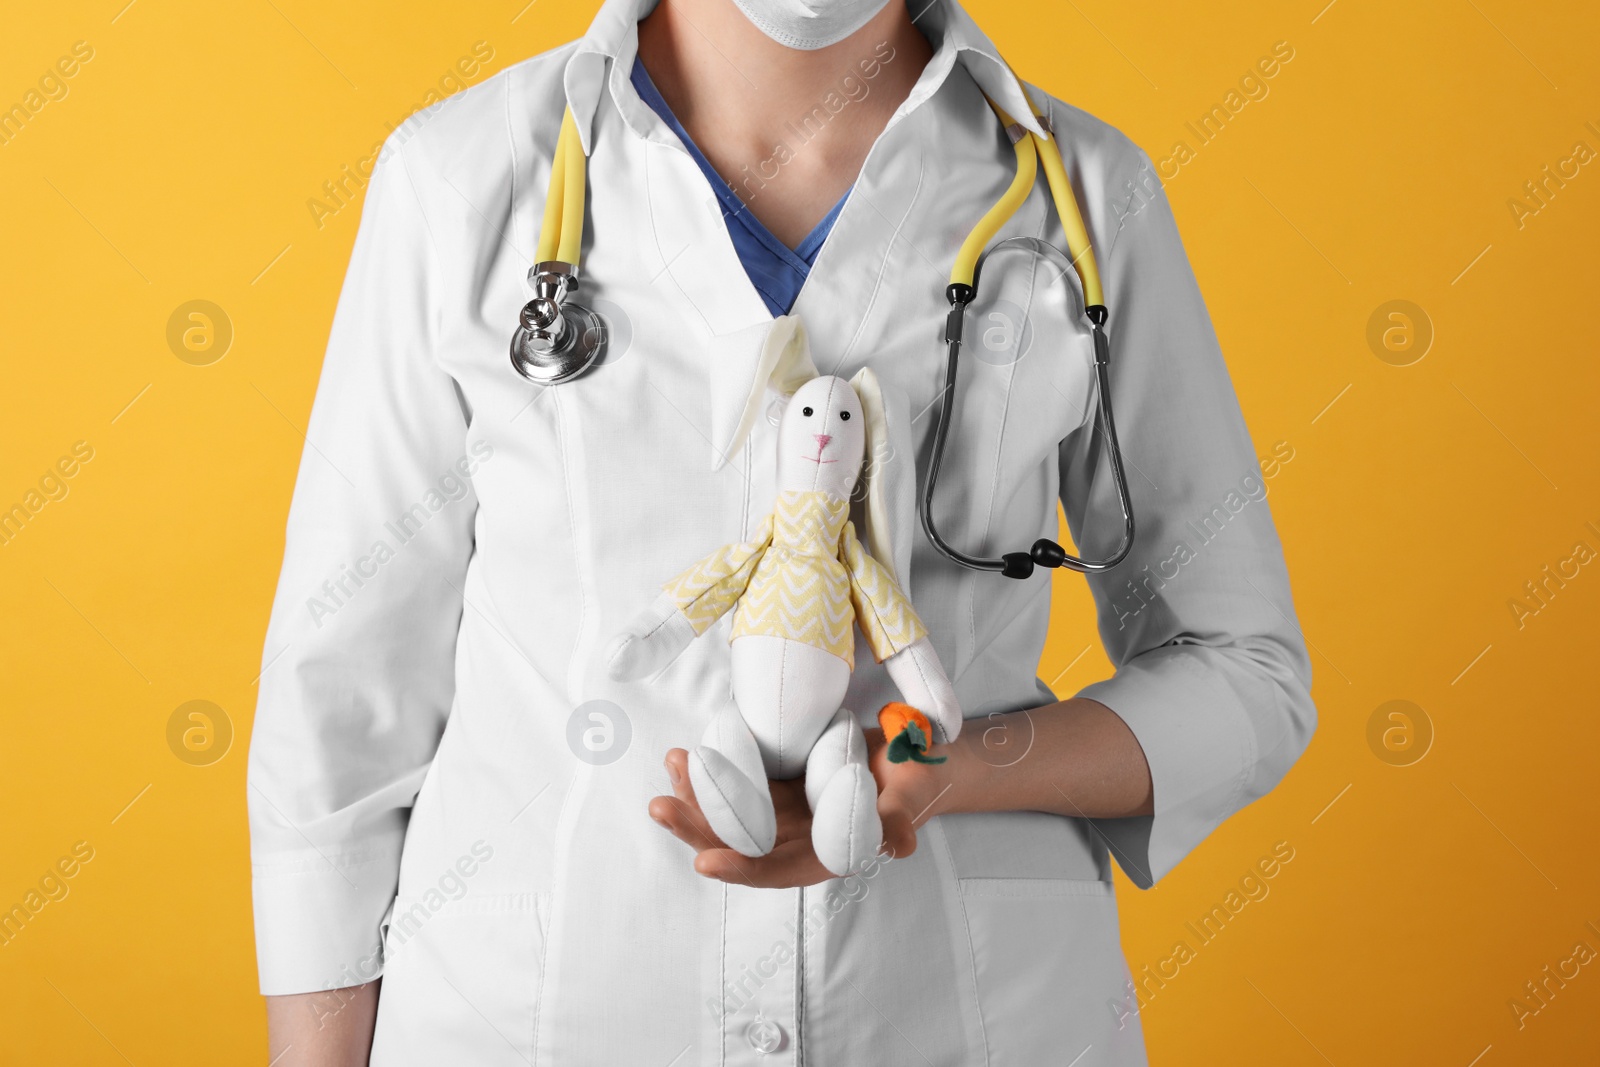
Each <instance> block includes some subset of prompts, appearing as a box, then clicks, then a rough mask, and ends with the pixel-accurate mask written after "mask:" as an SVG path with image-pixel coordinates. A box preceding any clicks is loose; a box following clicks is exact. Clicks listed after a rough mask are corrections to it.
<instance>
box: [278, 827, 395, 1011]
mask: <svg viewBox="0 0 1600 1067" xmlns="http://www.w3.org/2000/svg"><path fill="white" fill-rule="evenodd" d="M337 863H338V865H337V867H336V866H335V865H334V862H332V861H330V860H329V859H325V858H323V856H321V855H317V854H315V853H311V854H308V855H307V856H305V857H303V858H294V857H281V856H280V857H275V858H274V860H273V862H272V863H271V864H264V863H257V864H255V870H254V876H253V878H252V893H253V896H254V900H255V920H256V964H257V968H258V970H259V973H260V979H261V992H262V994H263V995H265V996H283V995H288V994H294V993H316V992H321V991H323V990H327V989H341V988H344V987H346V986H355V985H362V984H365V983H367V982H370V981H372V980H374V979H375V978H377V977H379V976H380V975H381V974H382V973H383V926H384V925H385V924H386V923H387V921H388V914H389V909H390V907H391V906H392V904H393V902H394V895H395V887H396V885H397V883H398V878H399V870H400V842H398V841H396V842H394V843H393V844H392V845H390V846H385V847H380V848H375V849H368V850H366V851H365V852H364V854H362V855H361V856H359V857H357V858H353V859H352V858H348V857H347V858H344V859H339V860H338V861H337Z"/></svg>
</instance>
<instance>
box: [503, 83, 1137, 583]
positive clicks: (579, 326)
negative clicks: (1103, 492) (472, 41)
mask: <svg viewBox="0 0 1600 1067" xmlns="http://www.w3.org/2000/svg"><path fill="white" fill-rule="evenodd" d="M1029 105H1030V107H1031V106H1032V101H1031V100H1030V101H1029ZM989 106H990V107H991V108H992V109H993V110H994V113H995V114H996V115H997V116H998V117H999V119H1000V122H1001V124H1002V125H1003V126H1004V127H1005V130H1006V135H1007V136H1008V137H1010V139H1011V143H1012V147H1013V148H1014V149H1015V150H1016V154H1017V173H1016V177H1014V178H1013V179H1012V181H1011V185H1010V187H1009V188H1007V189H1006V191H1005V192H1004V193H1003V194H1002V195H1001V197H1000V199H999V200H997V201H996V202H995V204H994V206H993V207H991V208H990V209H989V210H988V212H987V213H985V214H984V216H983V218H981V219H979V220H978V224H977V225H976V226H974V227H973V229H972V232H971V233H970V234H968V235H967V239H966V240H965V241H964V242H962V245H961V250H960V251H959V252H957V253H956V260H955V265H954V266H953V267H952V268H951V270H950V284H949V286H948V287H947V288H946V289H945V296H946V297H947V298H948V299H949V301H950V311H949V314H948V316H947V317H946V319H945V328H944V340H945V344H946V345H947V346H948V349H947V351H948V354H947V357H946V360H945V372H944V391H943V394H942V396H941V399H940V404H939V421H938V422H937V423H936V424H935V427H934V432H933V454H932V457H931V458H930V459H929V461H928V477H927V479H926V481H924V482H923V486H922V496H921V498H920V499H919V501H918V507H917V511H918V515H919V516H920V518H921V520H922V529H923V531H924V532H926V533H927V535H928V540H929V541H931V542H933V546H934V547H935V548H937V549H938V550H939V551H940V552H941V553H942V554H943V555H944V556H945V557H946V558H948V559H950V560H953V561H954V562H956V563H959V564H961V565H962V566H963V567H970V568H972V569H973V570H981V571H999V572H1000V573H1001V574H1003V575H1005V576H1006V577H1007V578H1026V577H1028V576H1029V575H1031V574H1032V573H1033V571H1034V568H1035V567H1049V568H1055V567H1066V568H1067V569H1068V570H1074V571H1078V572H1080V573H1087V574H1098V573H1101V572H1104V571H1108V570H1110V569H1111V568H1112V567H1115V566H1116V565H1117V564H1119V563H1121V562H1122V561H1123V560H1124V559H1125V558H1127V555H1128V552H1129V551H1130V550H1131V549H1132V548H1133V528H1134V527H1133V501H1132V500H1131V499H1130V497H1129V495H1128V476H1127V473H1126V472H1125V471H1124V470H1123V464H1122V449H1121V447H1120V446H1119V445H1118V444H1117V428H1116V423H1115V422H1114V421H1113V420H1112V416H1111V377H1110V363H1111V343H1110V341H1109V340H1108V339H1107V337H1106V319H1107V318H1108V312H1107V311H1106V306H1105V300H1104V296H1103V294H1102V292H1101V287H1100V271H1099V267H1098V265H1097V264H1096V262H1095V258H1094V249H1093V248H1092V247H1091V246H1090V244H1089V234H1088V230H1087V229H1086V228H1085V227H1084V225H1083V216H1082V215H1081V214H1080V213H1079V211H1078V200H1077V197H1076V196H1075V195H1074V194H1073V191H1072V185H1071V183H1070V182H1069V181H1068V179H1067V172H1066V167H1065V166H1064V165H1063V164H1062V162H1061V150H1060V148H1059V147H1058V146H1057V144H1056V142H1055V138H1054V137H1053V136H1052V137H1050V138H1041V137H1040V136H1038V135H1037V134H1035V133H1033V132H1032V131H1031V130H1028V129H1026V128H1025V127H1023V126H1022V125H1020V124H1019V123H1017V122H1015V121H1013V120H1012V118H1011V116H1010V115H1008V114H1006V112H1005V111H1004V110H1003V109H1002V108H1001V107H1000V106H999V105H997V104H996V103H995V102H994V101H993V100H991V101H989ZM1033 111H1034V115H1035V117H1036V118H1037V119H1038V121H1039V123H1040V125H1041V126H1043V127H1044V129H1045V130H1046V131H1047V132H1050V125H1049V118H1048V117H1047V116H1045V115H1043V114H1041V113H1040V112H1039V110H1038V109H1037V108H1033ZM1041 160H1042V161H1043V167H1044V173H1045V179H1046V181H1048V182H1049V185H1050V194H1051V196H1052V198H1053V199H1054V200H1055V205H1056V213H1057V214H1058V215H1059V216H1060V217H1061V226H1062V229H1063V230H1064V231H1065V232H1066V237H1067V249H1068V252H1070V253H1071V254H1070V256H1069V255H1068V254H1067V253H1064V252H1062V251H1061V249H1059V248H1057V247H1056V246H1054V245H1052V244H1049V243H1048V242H1045V241H1041V240H1038V239H1037V238H1032V237H1012V238H1008V239H1006V240H1003V241H999V242H997V243H996V244H995V245H994V246H993V247H990V248H988V250H987V251H985V247H986V246H988V244H989V242H990V240H992V239H993V238H994V235H995V234H996V233H998V232H999V230H1000V227H1002V226H1004V225H1005V223H1006V222H1007V221H1008V220H1009V219H1010V218H1011V216H1012V215H1014V214H1015V213H1016V211H1017V208H1019V207H1020V206H1021V205H1022V202H1023V201H1024V200H1026V199H1027V197H1028V194H1029V193H1030V192H1031V191H1032V189H1033V186H1034V182H1035V180H1036V178H1037V176H1038V170H1039V166H1040V161H1041ZM585 163H586V160H585V159H584V155H583V146H582V143H581V142H580V141H579V139H578V126H577V122H576V121H575V120H574V119H573V117H572V110H571V109H570V108H568V109H567V111H566V114H565V115H563V116H562V119H561V134H560V136H559V137H558V138H557V140H556V154H555V159H554V162H553V163H552V164H551V171H550V188H549V191H548V192H547V194H546V196H545V205H544V223H543V225H542V226H541V227H540V230H539V248H538V255H537V256H536V257H535V262H534V264H533V266H532V267H531V268H530V269H529V271H528V282H529V284H530V285H532V287H533V293H534V295H533V299H532V300H530V301H528V303H527V304H526V305H524V306H523V308H522V312H521V314H520V315H519V316H518V319H519V321H518V324H517V330H516V332H515V333H514V334H512V336H511V365H512V366H513V367H514V368H516V371H517V373H518V374H520V375H522V376H523V377H524V378H527V379H528V380H530V381H533V382H538V383H539V384H541V385H558V384H560V383H562V382H566V381H571V380H572V379H574V378H576V377H578V376H579V375H581V374H583V373H584V372H585V371H587V370H588V369H589V368H590V367H591V366H593V365H594V364H595V362H596V361H597V360H599V359H600V358H601V357H602V356H603V354H604V352H605V347H606V324H605V320H604V319H603V318H602V317H601V316H600V315H599V313H598V312H596V311H594V310H593V309H591V308H589V307H587V306H586V305H584V304H581V303H579V302H578V301H577V300H575V299H573V294H574V293H576V292H577V291H578V279H579V274H578V255H579V252H580V250H581V248H582V245H583V211H584V186H585V183H586V181H587V176H586V173H585ZM1008 248H1024V249H1027V250H1029V251H1032V252H1034V253H1036V254H1037V255H1040V256H1043V257H1044V258H1046V259H1048V260H1050V261H1051V262H1052V263H1054V264H1055V265H1056V266H1057V267H1058V268H1059V270H1060V272H1061V277H1062V279H1063V281H1065V278H1066V276H1067V269H1068V268H1069V267H1070V268H1071V269H1072V270H1073V271H1075V272H1076V273H1077V275H1078V279H1079V281H1080V283H1081V284H1082V287H1083V297H1084V308H1083V312H1084V315H1085V316H1086V317H1087V318H1088V320H1089V324H1090V327H1091V329H1092V332H1093V340H1094V368H1095V377H1096V385H1097V395H1098V405H1097V406H1098V412H1097V414H1096V425H1097V429H1098V430H1099V432H1101V433H1103V434H1104V435H1105V439H1106V443H1107V445H1109V446H1110V447H1109V448H1108V449H1107V455H1108V458H1109V460H1110V463H1111V474H1112V478H1113V479H1114V481H1115V482H1116V488H1117V499H1118V502H1119V503H1120V505H1121V507H1122V524H1123V526H1122V542H1121V544H1120V545H1119V546H1118V547H1117V550H1116V551H1115V552H1113V553H1112V554H1111V555H1110V556H1108V557H1106V558H1105V559H1100V560H1086V559H1080V558H1079V557H1077V556H1074V555H1072V554H1070V553H1068V552H1067V550H1066V549H1064V548H1062V547H1061V546H1060V545H1058V544H1057V543H1056V542H1054V541H1052V540H1050V539H1049V538H1048V537H1041V538H1039V539H1038V540H1037V541H1035V542H1034V543H1033V547H1032V548H1030V549H1028V550H1027V551H1026V552H1007V553H1005V554H1004V555H1001V556H998V557H987V556H973V555H968V554H967V553H965V552H962V551H960V550H959V549H957V548H953V547H952V546H951V545H949V544H948V543H947V542H946V541H945V539H944V538H943V537H941V536H940V534H939V531H938V529H937V528H936V527H935V526H934V522H933V494H934V489H935V487H936V486H937V485H938V480H939V468H940V466H941V464H942V463H943V460H944V447H945V442H946V438H947V437H948V436H949V432H950V423H951V421H952V419H953V417H954V411H955V399H956V363H957V359H958V357H959V355H960V352H961V335H962V329H963V326H964V325H965V322H966V313H967V307H968V305H970V304H971V303H972V302H973V300H974V299H975V298H976V297H977V295H978V278H979V276H980V275H981V273H982V267H983V264H984V262H986V261H987V259H988V257H989V256H991V255H993V254H994V253H995V252H998V251H1000V250H1002V249H1008Z"/></svg>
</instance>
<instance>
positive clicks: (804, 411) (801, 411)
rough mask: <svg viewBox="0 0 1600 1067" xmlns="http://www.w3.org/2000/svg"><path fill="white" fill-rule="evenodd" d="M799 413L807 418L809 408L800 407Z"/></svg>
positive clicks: (808, 416) (809, 412)
mask: <svg viewBox="0 0 1600 1067" xmlns="http://www.w3.org/2000/svg"><path fill="white" fill-rule="evenodd" d="M800 414H802V415H804V416H805V417H806V418H808V419H809V418H810V417H811V409H810V408H801V409H800Z"/></svg>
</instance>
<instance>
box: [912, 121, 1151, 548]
mask: <svg viewBox="0 0 1600 1067" xmlns="http://www.w3.org/2000/svg"><path fill="white" fill-rule="evenodd" d="M1029 103H1030V105H1031V103H1032V101H1030V102H1029ZM989 106H990V107H991V108H993V109H994V112H995V114H996V115H998V116H999V118H1000V121H1001V123H1002V124H1003V125H1004V126H1005V127H1006V133H1007V135H1008V136H1009V137H1010V138H1011V142H1012V145H1013V147H1014V148H1015V150H1016V154H1017V172H1016V176H1015V177H1014V178H1013V179H1012V182H1011V185H1010V186H1009V187H1008V188H1007V189H1006V191H1005V193H1003V194H1002V195H1001V197H1000V199H999V200H998V201H997V202H996V203H995V205H994V207H992V208H990V209H989V211H988V212H987V213H986V214H985V215H984V216H983V218H982V219H981V220H979V222H978V225H977V226H975V227H974V228H973V230H972V233H971V234H969V235H968V236H967V239H966V241H965V242H964V243H963V244H962V246H961V251H960V252H959V253H958V254H957V256H956V262H955V266H954V268H953V269H952V270H951V272H950V285H949V286H948V287H947V288H946V290H945V296H946V297H947V298H948V299H949V301H950V312H949V314H948V316H947V317H946V318H945V329H944V339H945V344H946V346H947V354H946V357H945V372H944V390H943V392H942V394H941V396H940V399H939V421H938V424H937V425H936V426H935V427H934V431H933V452H932V455H931V456H930V457H929V460H928V476H927V479H926V480H925V481H924V482H923V484H922V495H921V497H920V498H919V500H918V507H917V511H918V515H919V517H920V518H921V520H922V530H923V532H924V533H926V534H927V535H928V540H929V541H931V542H932V543H933V546H934V547H935V548H936V549H938V550H939V552H940V553H941V554H943V555H944V556H945V558H947V559H950V560H952V561H954V562H956V563H959V564H961V565H962V566H963V567H969V568H971V569H973V570H982V571H999V572H1000V573H1001V574H1003V575H1005V576H1006V577H1007V578H1019V579H1020V578H1027V577H1029V576H1030V575H1032V574H1033V571H1034V568H1035V567H1047V568H1055V567H1066V568H1067V569H1068V570H1074V571H1078V572H1080V573H1086V574H1098V573H1102V572H1104V571H1108V570H1110V569H1111V568H1113V567H1115V566H1116V565H1117V564H1119V563H1121V562H1122V561H1123V560H1124V559H1126V558H1127V556H1128V553H1129V552H1130V551H1132V549H1133V536H1134V521H1133V500H1132V498H1131V496H1130V495H1129V492H1128V475H1127V472H1126V471H1125V470H1124V469H1123V460H1122V449H1121V447H1120V445H1119V444H1118V442H1117V427H1116V422H1115V419H1114V418H1113V416H1112V412H1111V375H1110V364H1111V342H1110V339H1109V338H1108V337H1107V336H1106V330H1105V326H1106V320H1107V318H1108V317H1109V313H1108V312H1107V310H1106V306H1105V304H1104V303H1103V300H1104V297H1103V295H1102V291H1101V285H1100V272H1099V269H1098V264H1097V263H1096V262H1095V258H1094V250H1093V248H1091V246H1090V244H1089V238H1088V232H1087V229H1086V227H1085V226H1084V224H1083V217H1082V215H1081V214H1080V212H1079V211H1078V202H1077V198H1076V197H1075V196H1074V195H1073V193H1072V187H1071V184H1070V183H1069V182H1068V180H1067V177H1066V168H1065V167H1064V165H1063V164H1062V162H1061V152H1060V149H1059V148H1058V146H1057V145H1056V143H1055V140H1054V137H1053V136H1052V137H1051V138H1050V139H1049V140H1044V139H1041V138H1040V137H1039V136H1038V135H1037V134H1034V133H1032V132H1031V131H1028V130H1025V129H1024V128H1023V127H1022V126H1020V125H1018V124H1017V123H1015V122H1013V121H1012V120H1011V117H1010V116H1009V115H1007V114H1006V113H1005V111H1004V110H1002V109H1001V108H1000V107H999V106H998V105H996V104H995V103H994V102H993V101H992V100H991V101H990V102H989ZM1035 115H1036V116H1037V117H1038V119H1039V120H1040V122H1041V123H1042V124H1044V125H1045V129H1046V131H1049V129H1050V128H1049V125H1048V119H1047V118H1046V117H1045V116H1043V115H1040V114H1038V112H1037V109H1035ZM1040 160H1043V161H1044V164H1043V165H1044V171H1045V177H1046V179H1047V180H1048V181H1049V184H1050V192H1051V195H1052V196H1053V198H1054V199H1055V203H1056V213H1057V214H1058V215H1059V216H1060V217H1061V226H1062V229H1063V230H1064V231H1065V233H1066V237H1067V247H1068V249H1069V250H1071V252H1072V255H1071V257H1070V258H1069V257H1068V256H1066V255H1065V254H1064V253H1063V252H1062V251H1061V250H1060V249H1059V248H1056V247H1055V246H1054V245H1052V244H1049V243H1048V242H1046V241H1040V240H1038V239H1036V238H1031V237H1013V238H1009V239H1007V240H1004V241H1000V242H998V243H997V244H995V245H994V246H993V247H991V248H989V249H988V250H987V251H984V246H985V245H987V244H988V242H989V240H990V239H991V238H992V237H993V236H994V235H995V234H996V233H997V232H998V231H999V229H1000V227H1001V226H1003V225H1004V224H1005V222H1006V220H1007V219H1009V218H1010V217H1011V216H1012V215H1013V214H1014V213H1015V212H1016V210H1017V208H1018V207H1019V206H1021V204H1022V202H1023V200H1025V199H1026V198H1027V196H1028V193H1029V192H1030V191H1031V190H1032V188H1033V184H1034V180H1035V177H1036V175H1037V173H1038V169H1039V161H1040ZM1007 246H1019V247H1026V248H1030V249H1032V250H1033V251H1034V252H1035V253H1037V254H1039V255H1042V256H1044V257H1046V258H1048V259H1050V260H1052V261H1054V262H1055V263H1056V265H1057V266H1058V267H1059V268H1060V270H1061V275H1062V279H1063V282H1065V278H1066V274H1067V271H1068V270H1069V269H1070V270H1073V271H1076V272H1077V274H1078V277H1079V279H1080V281H1081V283H1082V285H1083V294H1084V304H1085V306H1084V309H1083V310H1084V314H1085V315H1086V316H1087V317H1088V319H1089V321H1090V324H1091V326H1092V328H1093V337H1094V365H1095V378H1096V385H1097V392H1098V395H1097V411H1096V414H1095V419H1096V422H1097V424H1098V428H1099V429H1100V431H1101V432H1102V433H1104V434H1105V437H1106V443H1107V444H1108V445H1109V446H1110V447H1109V449H1108V450H1107V451H1108V457H1107V458H1108V459H1109V461H1110V464H1111V475H1112V479H1113V480H1114V481H1115V483H1116V488H1117V500H1118V502H1119V503H1120V505H1121V507H1122V523H1123V530H1122V542H1121V544H1120V545H1119V546H1118V547H1117V550H1116V551H1115V552H1113V553H1112V554H1111V555H1110V556H1108V557H1106V558H1105V559H1100V560H1086V559H1081V558H1079V557H1077V556H1074V555H1072V554H1071V553H1069V552H1067V550H1066V549H1064V548H1062V547H1061V546H1060V545H1058V544H1057V543H1056V542H1054V541H1052V540H1050V539H1049V538H1048V537H1041V538H1039V539H1038V540H1037V541H1035V542H1034V543H1033V546H1032V547H1031V548H1030V549H1029V550H1028V551H1026V552H1007V553H1005V554H1003V555H1000V556H994V557H988V556H973V555H969V554H967V553H965V552H962V551H961V550H960V549H957V548H955V547H954V546H952V545H951V544H949V543H948V542H947V541H945V539H944V538H943V537H941V536H940V534H939V530H938V528H937V527H936V526H935V525H934V521H933V494H934V490H935V488H936V487H937V486H938V483H939V468H940V466H941V465H942V464H943V462H944V449H945V444H946V441H947V440H948V438H949V436H950V423H951V421H952V419H953V417H954V414H955V399H956V371H957V367H958V363H959V358H960V354H961V334H962V330H963V327H964V326H965V323H966V312H967V306H968V305H969V304H971V303H972V301H973V299H974V298H975V297H976V296H977V295H978V277H979V274H980V272H981V268H982V264H983V262H984V261H985V260H986V259H987V258H988V257H989V255H991V254H992V253H994V252H996V251H998V250H1000V249H1001V248H1005V247H1007Z"/></svg>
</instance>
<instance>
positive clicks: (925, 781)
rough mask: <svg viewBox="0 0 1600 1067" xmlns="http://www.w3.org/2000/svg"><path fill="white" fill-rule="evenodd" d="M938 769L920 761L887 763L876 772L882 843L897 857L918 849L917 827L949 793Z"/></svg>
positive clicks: (937, 810)
mask: <svg viewBox="0 0 1600 1067" xmlns="http://www.w3.org/2000/svg"><path fill="white" fill-rule="evenodd" d="M885 762H887V761H885ZM937 771H938V767H936V766H929V765H927V764H921V763H900V764H888V765H887V767H886V769H885V770H884V772H883V773H882V774H881V775H880V776H879V779H878V780H879V783H880V787H881V792H879V794H878V817H879V819H881V820H882V821H883V843H884V847H885V848H886V849H887V850H888V851H889V853H890V854H891V855H893V856H894V857H895V858H897V859H898V858H900V857H903V856H909V855H911V854H912V853H913V852H915V851H916V850H917V828H918V827H919V826H921V825H922V824H923V823H925V822H927V821H928V820H929V819H931V818H932V817H933V816H934V815H937V814H938V813H939V811H940V808H941V806H942V805H941V803H940V802H941V801H943V800H944V799H946V797H947V796H948V794H949V791H950V786H949V785H948V784H946V783H944V782H942V781H940V778H941V777H942V775H939V774H937V773H936V772H937Z"/></svg>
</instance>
